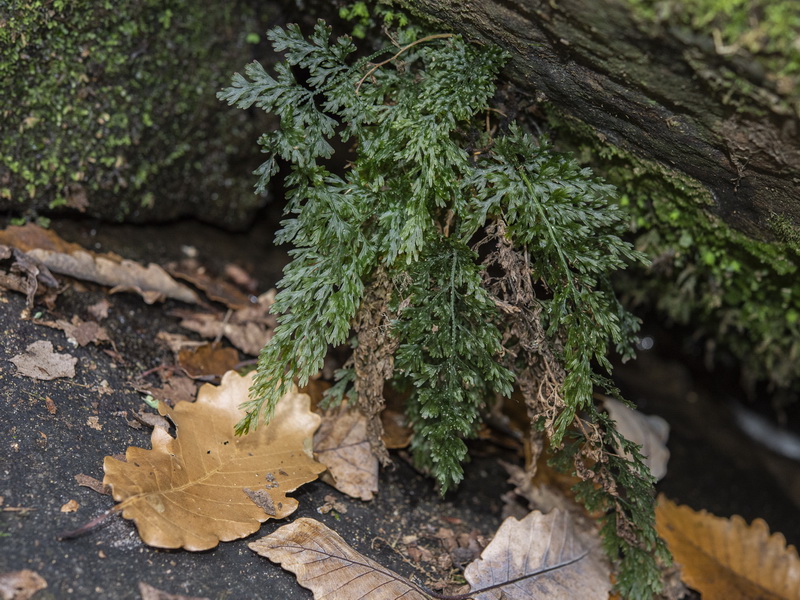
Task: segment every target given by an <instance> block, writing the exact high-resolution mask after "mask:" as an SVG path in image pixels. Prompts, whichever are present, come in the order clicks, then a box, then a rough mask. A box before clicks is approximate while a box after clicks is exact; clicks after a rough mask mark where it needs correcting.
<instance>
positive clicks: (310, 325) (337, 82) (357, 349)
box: [219, 15, 665, 598]
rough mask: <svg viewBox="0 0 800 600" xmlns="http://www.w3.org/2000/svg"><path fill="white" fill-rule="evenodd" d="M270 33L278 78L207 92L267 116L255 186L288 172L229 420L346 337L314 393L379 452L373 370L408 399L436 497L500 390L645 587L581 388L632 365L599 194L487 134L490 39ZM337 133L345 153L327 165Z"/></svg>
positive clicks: (639, 470)
mask: <svg viewBox="0 0 800 600" xmlns="http://www.w3.org/2000/svg"><path fill="white" fill-rule="evenodd" d="M362 16H363V15H362ZM362 24H363V23H362ZM268 38H269V39H270V40H271V41H272V44H273V47H274V48H275V50H276V51H277V52H282V53H283V54H284V56H285V62H283V63H280V64H279V65H277V66H276V68H275V74H274V75H271V74H269V73H268V72H267V71H266V70H265V69H264V68H263V67H261V66H260V65H258V64H257V63H253V64H251V65H249V66H248V67H247V68H246V70H245V76H242V75H239V74H236V75H235V76H234V77H233V81H232V85H231V86H230V87H228V88H226V89H225V90H223V91H222V92H220V93H219V97H220V99H222V100H225V101H227V102H228V103H229V104H235V105H237V106H239V107H240V108H249V107H251V106H257V107H260V108H262V109H264V110H265V111H268V112H270V113H272V114H274V115H276V116H277V117H278V119H279V121H280V127H279V128H278V129H276V130H275V131H273V132H271V133H268V134H265V135H264V136H262V138H261V139H260V144H261V145H262V147H263V149H264V151H265V152H266V153H267V154H268V158H267V160H266V161H265V162H264V164H263V165H262V166H261V167H260V168H259V169H258V170H257V171H256V174H257V175H258V182H257V184H256V186H257V188H258V189H259V190H261V189H264V188H265V187H266V186H267V185H268V183H269V181H270V178H271V177H272V176H274V175H275V174H276V173H277V172H278V168H279V167H278V165H279V162H278V161H279V160H280V161H283V162H285V163H286V164H288V173H287V174H286V176H285V179H284V183H285V187H286V190H287V191H286V198H287V205H286V209H285V215H286V219H285V220H284V221H282V223H281V226H282V228H281V230H280V231H279V232H278V234H277V236H276V242H278V243H284V244H291V245H292V247H293V248H292V250H291V251H290V256H291V262H290V263H289V265H288V266H287V267H286V269H285V271H284V277H283V279H282V280H281V281H280V282H279V284H278V287H279V288H280V291H279V293H278V295H277V297H276V300H275V305H274V307H273V311H274V312H276V313H277V314H278V326H277V328H276V329H275V333H274V335H273V338H272V339H271V340H270V342H269V343H268V344H267V346H266V347H265V348H264V349H263V351H262V352H261V355H260V356H259V364H258V374H257V377H256V380H255V383H254V386H253V388H252V390H251V398H250V400H249V401H248V402H246V403H245V404H244V408H245V410H246V411H247V412H246V417H245V418H244V419H243V421H242V422H241V423H240V424H239V426H238V432H239V433H246V432H247V431H249V430H250V429H251V428H253V427H256V426H257V425H258V423H259V420H261V419H265V420H269V418H270V417H271V415H272V413H273V411H274V409H275V406H276V403H277V402H278V400H279V399H280V398H281V397H282V396H283V395H284V393H285V392H286V391H287V389H288V387H289V386H290V385H291V384H292V382H293V380H296V381H298V382H299V384H300V385H304V384H305V383H306V382H307V381H308V379H309V377H311V376H312V375H314V374H316V373H317V372H318V371H319V370H320V369H321V367H322V364H323V360H324V357H325V355H326V353H327V349H328V347H329V345H340V344H343V343H345V342H347V341H348V340H349V341H350V342H351V344H352V345H353V347H354V355H353V361H352V362H353V365H354V366H352V367H350V368H347V369H343V370H341V371H340V372H339V373H338V375H337V377H338V378H339V383H337V384H336V385H335V386H334V391H333V394H332V396H331V397H333V396H335V397H338V398H342V397H343V396H344V395H345V394H347V395H349V396H350V398H354V399H355V401H357V402H358V403H359V404H360V406H361V407H362V409H363V410H364V412H365V413H366V414H368V415H370V416H371V417H373V425H372V429H371V431H372V432H373V437H374V438H375V439H374V440H373V441H374V442H375V444H376V447H377V446H378V445H379V443H380V442H379V438H380V436H379V433H380V424H379V421H378V419H377V414H378V413H379V412H380V408H381V406H382V397H381V392H380V390H381V389H382V387H383V381H384V379H386V378H392V379H393V381H394V383H395V384H397V385H398V386H404V387H405V388H406V389H409V390H411V391H410V393H409V397H408V400H407V406H406V410H407V416H408V418H409V420H410V423H411V424H412V427H413V429H414V437H413V442H412V453H413V456H414V460H415V462H416V463H417V465H418V466H419V467H420V468H422V469H424V470H426V471H428V472H430V473H431V474H432V475H433V476H434V477H435V478H436V480H437V482H438V484H439V486H440V489H441V490H442V492H443V493H444V491H446V490H447V489H449V488H451V487H453V486H454V485H455V484H457V483H458V482H459V481H460V480H461V478H462V475H463V466H462V464H463V462H464V461H465V460H466V459H467V446H466V444H465V440H466V439H468V438H470V437H472V436H474V435H475V433H476V432H477V430H478V427H479V426H480V423H481V420H482V411H483V408H484V404H485V402H486V400H487V398H489V397H490V396H492V395H494V394H499V395H508V394H510V392H511V389H512V386H513V385H514V383H515V382H516V384H517V385H518V386H519V387H520V388H521V389H522V391H523V394H524V395H525V397H526V402H527V403H528V406H529V409H530V411H531V413H532V414H533V415H534V420H535V423H536V424H537V426H538V427H539V429H540V430H542V431H543V432H544V433H545V434H546V435H547V436H548V437H549V439H550V443H551V446H552V447H554V448H556V449H558V448H560V449H561V450H560V453H559V455H558V460H559V461H560V462H561V467H562V468H563V469H565V470H568V471H569V470H572V471H577V472H578V474H579V475H581V476H582V477H583V478H584V480H585V481H584V483H585V485H584V486H583V487H581V489H580V490H579V493H580V496H581V498H583V500H584V501H585V503H586V504H587V506H590V507H593V508H595V509H598V510H603V511H606V513H607V516H606V518H605V525H604V529H603V534H604V537H605V540H606V546H607V549H608V550H609V553H610V555H611V556H612V557H613V558H618V559H619V560H620V578H619V588H620V590H621V591H622V592H624V594H625V595H626V597H636V598H638V597H644V596H646V595H647V594H644V595H639V593H640V592H641V591H642V590H650V591H651V592H652V591H654V590H657V589H658V586H659V582H658V581H659V579H658V577H659V576H658V568H657V563H656V561H655V559H654V558H653V553H654V552H655V553H656V554H657V555H658V556H659V557H660V558H662V559H664V558H665V551H664V550H663V546H662V545H660V544H661V542H660V540H658V538H657V536H656V535H655V533H654V528H653V518H652V515H653V494H652V483H653V482H652V479H651V478H650V476H649V473H648V472H647V469H646V467H644V464H643V463H642V461H641V457H640V456H639V455H638V454H637V453H636V452H635V448H633V447H631V444H630V443H628V442H626V441H625V440H624V439H623V438H621V436H619V434H618V433H617V432H616V431H615V429H614V425H613V422H611V421H610V420H609V419H608V418H607V417H606V416H605V415H604V414H603V413H601V412H599V411H598V409H597V408H596V407H595V405H594V402H593V399H592V394H593V391H594V388H595V386H596V385H601V386H604V385H605V384H606V381H605V379H604V377H605V375H607V374H609V373H610V371H611V364H610V362H609V360H608V358H607V353H608V351H609V350H610V349H611V348H612V347H613V348H614V349H615V350H616V351H617V352H618V353H619V354H621V355H622V356H623V357H628V356H630V355H631V354H632V348H633V339H634V338H633V336H634V334H635V332H636V330H637V322H636V320H635V319H634V318H633V317H632V316H631V315H629V314H628V313H627V312H626V311H625V310H624V309H623V308H622V307H621V306H620V304H619V302H618V301H617V300H616V298H615V296H614V294H613V292H612V290H611V287H610V285H609V281H608V278H609V275H610V273H612V272H613V271H615V270H617V269H620V268H623V267H625V266H626V264H628V263H630V262H634V261H641V260H643V259H642V257H641V255H640V254H638V253H637V252H635V251H634V250H633V249H632V248H631V246H630V245H629V244H628V243H626V242H624V241H623V239H622V235H623V233H624V229H625V227H624V224H625V219H624V215H623V214H622V213H621V210H620V208H619V207H618V206H617V204H616V203H615V202H614V193H615V191H614V189H613V188H612V187H610V186H608V185H605V184H604V183H602V182H600V181H599V180H597V179H595V178H594V177H593V176H592V174H591V172H589V171H588V170H586V169H581V168H580V167H579V166H578V165H577V163H576V162H575V161H574V160H573V159H571V158H569V157H565V156H562V155H559V154H557V153H554V152H553V151H552V150H551V148H550V146H549V144H548V143H547V141H546V140H544V139H538V140H537V139H534V138H533V137H531V136H530V135H528V134H526V133H524V132H523V131H522V129H521V128H520V127H519V126H518V125H516V124H514V123H509V122H507V120H506V121H503V122H501V123H500V124H499V126H500V133H498V132H497V127H495V128H489V127H487V126H486V124H487V123H489V122H490V121H491V120H492V119H491V118H490V116H491V113H490V112H489V103H490V101H491V99H492V97H493V95H494V92H495V86H494V78H495V77H496V75H497V73H498V72H499V70H500V69H501V67H502V65H503V64H504V62H505V60H506V56H505V54H504V53H503V52H502V51H501V50H499V49H497V48H495V47H492V46H484V47H478V46H475V45H471V44H468V43H466V42H465V41H464V40H463V39H462V38H461V37H459V36H456V35H450V34H431V35H427V36H422V34H421V33H420V32H419V30H418V29H417V28H414V27H412V26H409V27H404V28H400V29H398V30H397V31H396V32H395V35H394V37H393V41H394V42H395V47H392V48H391V49H387V50H383V51H378V52H376V53H375V54H373V55H371V56H368V57H362V58H356V48H355V46H354V45H353V43H352V41H351V39H350V38H348V37H341V38H338V39H336V40H331V32H330V28H328V27H327V26H326V25H325V24H324V23H323V22H319V23H318V24H317V26H316V27H315V28H314V31H313V33H312V34H311V35H310V36H309V37H308V38H305V37H303V35H302V34H301V33H300V30H299V28H298V27H297V26H296V25H290V26H288V27H287V28H286V29H281V28H276V29H273V30H271V31H270V32H269V33H268ZM295 73H302V74H303V76H304V77H303V79H302V80H299V79H298V77H297V76H296V75H295ZM337 137H338V138H339V140H338V141H337V140H334V138H337ZM343 143H345V144H347V145H348V148H349V149H348V150H347V152H348V156H347V158H348V160H349V165H348V167H347V168H346V169H340V170H339V171H334V170H332V168H331V167H330V166H329V161H328V159H329V158H331V157H332V156H333V154H334V149H333V148H334V145H337V144H338V145H341V144H343ZM484 244H486V246H484V251H483V252H482V253H479V249H480V248H481V247H482V245H484ZM486 248H488V249H489V250H488V251H485V250H486ZM481 257H482V258H481ZM497 271H500V272H501V275H499V276H498V275H497ZM386 290H388V291H386ZM498 307H500V308H502V310H499V309H498ZM354 330H355V334H356V337H353V332H354ZM387 349H389V350H388V353H389V354H391V353H393V356H388V357H387ZM387 361H388V362H387ZM387 365H388V366H387ZM351 383H352V385H353V387H354V389H351V388H350V387H349V386H350V384H351ZM376 421H377V423H376ZM576 423H577V424H578V425H579V426H578V427H576V426H575V424H576ZM583 423H590V424H591V427H590V428H588V429H587V428H585V427H581V424H583ZM586 431H589V432H590V433H586ZM591 432H594V433H591ZM619 444H622V445H623V447H624V448H626V449H630V450H631V451H632V452H631V456H633V458H632V459H631V460H628V459H624V460H623V459H620V458H619V456H618V454H616V453H615V452H614V451H612V450H611V449H614V448H618V447H619ZM626 444H627V445H626ZM588 458H591V459H592V461H591V465H592V466H590V467H587V466H585V465H586V464H589V463H587V459H588ZM593 478H594V480H596V481H606V482H607V483H608V485H606V486H605V487H602V486H601V487H600V488H597V487H596V486H594V485H592V484H591V481H592V479H593ZM615 486H617V487H615ZM618 489H622V490H623V491H624V492H623V493H622V494H620V493H618V491H617V490H618ZM621 531H630V532H632V534H631V535H630V536H628V537H624V536H621V535H620V534H619V532H621Z"/></svg>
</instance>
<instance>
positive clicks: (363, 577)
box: [248, 511, 611, 600]
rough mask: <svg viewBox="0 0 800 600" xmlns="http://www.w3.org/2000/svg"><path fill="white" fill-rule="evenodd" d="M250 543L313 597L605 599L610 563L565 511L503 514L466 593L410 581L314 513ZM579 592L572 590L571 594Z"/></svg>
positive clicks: (472, 567) (475, 564) (474, 565)
mask: <svg viewBox="0 0 800 600" xmlns="http://www.w3.org/2000/svg"><path fill="white" fill-rule="evenodd" d="M248 546H249V547H250V549H251V550H253V551H254V552H256V553H258V554H259V555H261V556H264V557H266V558H268V559H270V560H271V561H273V562H276V563H279V564H280V565H281V566H282V567H283V568H284V569H286V570H288V571H291V572H293V573H294V574H295V576H296V577H297V581H298V583H299V584H300V585H302V586H303V587H306V588H308V589H310V590H311V591H312V593H313V594H314V598H315V600H336V599H339V598H362V599H364V600H367V599H368V600H399V599H401V598H402V599H403V600H428V599H429V598H430V597H431V596H433V597H436V598H452V599H459V600H463V599H466V598H473V597H474V598H475V599H476V600H489V599H493V600H499V599H500V598H504V599H508V600H517V599H522V598H525V599H531V598H536V597H539V596H537V595H536V594H539V593H540V592H541V593H542V594H547V596H544V595H542V596H541V597H547V598H549V599H551V600H572V599H573V598H585V599H586V600H595V599H596V600H605V599H606V598H608V592H609V590H610V587H611V583H610V580H609V570H608V565H607V564H606V563H605V562H604V559H602V558H600V557H601V556H602V554H595V553H593V555H592V556H589V550H588V548H587V546H586V544H585V542H584V541H583V540H581V539H579V538H578V537H577V536H576V535H575V534H574V533H573V531H572V528H571V524H570V517H569V515H568V513H566V512H563V511H553V512H552V513H550V514H548V515H543V514H542V513H540V512H538V511H534V512H532V513H530V514H529V515H528V516H527V517H526V518H525V519H523V520H522V521H517V520H516V519H514V518H509V519H506V521H505V522H504V523H503V525H501V527H500V529H499V530H498V532H497V535H496V536H495V538H494V540H492V542H491V543H490V544H489V545H488V546H487V547H486V549H485V550H484V551H483V553H482V554H481V558H480V559H478V560H476V561H474V562H472V563H471V564H470V565H469V566H467V569H466V571H465V577H466V578H467V580H468V581H469V583H470V585H471V586H472V590H471V591H470V592H469V593H467V594H460V595H457V596H443V595H440V594H437V593H436V592H433V591H431V590H429V589H426V588H423V587H422V586H420V585H418V584H416V583H413V582H412V581H410V580H409V579H407V578H405V577H403V576H402V575H399V574H398V573H396V572H394V571H392V570H391V569H388V568H386V567H384V566H383V565H381V564H380V563H377V562H375V561H373V560H372V559H370V558H368V557H366V556H364V555H363V554H361V553H359V552H358V551H356V550H355V549H353V548H352V547H351V546H349V545H348V544H347V542H345V541H344V540H343V539H342V538H341V536H339V535H338V534H337V533H336V532H334V531H333V530H331V529H330V528H328V527H327V526H326V525H324V524H323V523H320V522H319V521H316V520H314V519H308V518H300V519H297V520H295V521H294V522H293V523H290V524H288V525H284V526H283V527H280V528H279V529H277V530H276V531H275V532H273V533H272V534H270V535H268V536H265V537H263V538H261V539H260V540H257V541H255V542H252V543H250V544H248ZM574 594H577V595H574Z"/></svg>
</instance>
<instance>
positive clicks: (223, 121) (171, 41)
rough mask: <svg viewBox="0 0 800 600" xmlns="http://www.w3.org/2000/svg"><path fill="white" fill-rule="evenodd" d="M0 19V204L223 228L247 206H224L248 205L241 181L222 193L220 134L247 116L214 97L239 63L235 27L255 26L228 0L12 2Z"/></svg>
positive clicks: (224, 169)
mask: <svg viewBox="0 0 800 600" xmlns="http://www.w3.org/2000/svg"><path fill="white" fill-rule="evenodd" d="M4 13H5V14H4V16H3V17H2V18H1V19H0V90H2V92H0V94H2V95H3V96H4V99H3V102H2V103H0V106H2V108H1V109H0V114H2V122H3V124H4V126H3V135H2V136H0V203H1V204H2V206H3V207H4V208H6V209H11V210H19V211H22V210H27V211H29V212H30V211H40V210H42V209H48V208H50V209H52V208H57V207H59V206H63V205H68V206H71V207H74V208H78V209H80V210H87V211H88V212H89V213H90V214H95V215H98V216H102V217H106V218H113V219H117V220H122V219H127V218H137V217H138V218H146V217H155V218H169V217H173V216H176V215H178V214H181V213H195V214H198V215H201V216H206V217H208V218H211V219H222V220H227V221H228V222H235V221H237V220H238V219H239V217H240V215H237V209H238V208H246V207H240V206H237V202H242V201H244V202H245V203H250V204H254V203H255V202H256V200H254V199H253V198H252V195H251V194H250V193H249V191H248V190H246V189H245V188H246V186H242V193H241V194H237V193H226V190H228V188H229V186H230V185H231V183H230V181H233V180H234V178H232V177H231V175H230V160H229V158H228V156H227V155H228V152H229V149H230V148H234V147H236V146H234V145H232V144H228V143H227V139H229V138H228V134H227V133H226V132H230V131H233V133H234V134H235V135H234V137H235V138H236V139H237V140H238V139H241V135H244V133H245V132H244V130H243V128H244V127H246V123H247V119H246V118H243V116H242V115H237V114H235V113H224V114H222V115H220V114H219V112H220V111H219V107H218V105H217V104H216V100H215V97H214V93H215V91H216V89H217V88H218V87H219V86H220V85H221V83H222V82H223V81H224V80H225V77H226V75H227V73H228V72H229V71H230V69H232V68H233V65H237V64H239V63H240V62H241V61H242V60H247V59H249V58H250V57H251V53H252V46H251V45H248V43H247V32H248V31H253V30H256V31H258V30H260V29H261V25H260V24H259V23H256V22H255V21H254V18H253V17H251V16H247V15H252V14H253V11H251V10H249V9H248V8H247V7H246V6H245V5H243V4H242V3H239V2H233V3H225V2H219V3H214V4H212V5H210V6H209V5H206V4H202V3H192V2H187V1H184V0H170V1H168V2H156V1H154V0H139V1H136V2H131V3H123V4H119V3H112V2H108V1H105V2H103V1H97V0H79V1H75V2H64V1H62V0H55V1H53V2H44V1H40V0H20V1H12V2H11V7H10V10H7V11H4ZM242 15H244V16H242ZM237 185H238V184H237ZM200 190H203V193H202V194H200V193H199V191H200ZM214 195H217V196H220V195H225V196H226V198H225V202H224V204H225V206H219V207H218V208H217V207H215V202H214ZM228 196H232V197H233V202H232V205H233V206H227V205H228V200H229V198H228ZM239 196H241V198H242V199H243V200H242V199H240V198H239ZM181 203H185V204H181ZM219 204H220V205H222V204H223V203H222V202H220V203H219Z"/></svg>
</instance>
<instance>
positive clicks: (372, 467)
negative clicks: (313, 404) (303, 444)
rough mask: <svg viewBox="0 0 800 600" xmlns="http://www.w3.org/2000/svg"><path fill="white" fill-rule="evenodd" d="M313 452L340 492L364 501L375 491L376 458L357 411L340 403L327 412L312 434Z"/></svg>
mask: <svg viewBox="0 0 800 600" xmlns="http://www.w3.org/2000/svg"><path fill="white" fill-rule="evenodd" d="M314 455H315V456H316V458H317V460H318V461H319V462H321V463H322V464H323V465H325V466H326V467H328V472H329V473H330V475H331V478H332V479H333V481H332V482H330V483H332V485H333V487H335V488H336V489H337V490H339V491H340V492H342V493H343V494H347V495H348V496H351V497H353V498H360V499H361V500H364V501H367V500H372V497H373V494H375V492H377V491H378V458H377V457H376V456H375V454H374V453H373V452H372V445H371V444H370V441H369V436H368V434H367V418H366V417H365V416H364V415H363V414H362V413H361V412H360V411H358V410H355V409H353V408H349V407H347V406H342V407H341V408H340V409H338V410H335V411H330V412H328V413H327V414H326V415H325V418H324V419H323V420H322V425H321V426H320V428H319V430H318V431H317V433H316V434H315V435H314Z"/></svg>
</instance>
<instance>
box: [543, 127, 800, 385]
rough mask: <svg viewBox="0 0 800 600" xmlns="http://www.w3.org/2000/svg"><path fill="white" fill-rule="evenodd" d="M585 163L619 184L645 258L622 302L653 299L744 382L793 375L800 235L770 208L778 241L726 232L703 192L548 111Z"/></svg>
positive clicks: (798, 335) (799, 308)
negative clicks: (730, 357) (736, 366)
mask: <svg viewBox="0 0 800 600" xmlns="http://www.w3.org/2000/svg"><path fill="white" fill-rule="evenodd" d="M553 122H554V124H555V125H556V127H558V128H560V129H561V130H562V131H564V137H565V138H567V139H572V140H577V141H576V142H575V143H576V144H578V145H579V146H580V147H581V149H582V150H581V152H582V156H583V157H584V160H585V161H586V162H591V164H592V166H593V167H594V168H595V169H596V170H597V171H599V172H601V173H603V174H604V175H605V176H606V177H607V178H608V180H609V181H610V182H611V183H613V184H614V185H615V186H617V188H618V189H619V190H620V192H621V194H622V196H621V202H622V203H623V204H625V205H627V207H628V209H629V210H630V214H631V229H632V231H633V232H634V234H635V236H636V246H637V249H639V250H641V251H643V252H645V253H646V254H647V255H648V256H649V258H650V259H651V261H652V266H651V267H650V268H649V269H647V271H642V272H639V273H638V274H634V276H632V277H628V278H626V279H624V280H622V282H621V283H622V286H623V287H624V290H625V293H626V295H627V297H628V299H629V301H630V302H632V303H633V304H641V305H648V306H654V307H656V308H657V309H658V310H659V311H661V312H662V314H664V315H666V316H667V317H668V318H669V319H670V320H672V321H674V322H676V323H679V324H685V325H691V326H693V327H695V328H696V330H697V331H698V333H700V334H702V335H706V336H708V337H709V338H711V339H713V340H714V341H715V342H716V347H717V348H719V349H722V350H727V351H730V352H731V353H733V354H734V355H735V356H736V357H737V358H738V359H740V361H741V363H742V365H743V367H744V369H745V373H746V375H747V376H748V377H749V378H750V379H752V380H756V379H759V380H768V381H769V382H771V383H772V384H774V385H775V386H778V387H790V386H795V385H797V383H798V381H800V360H798V359H799V358H800V322H798V321H800V279H798V277H797V272H798V264H799V263H800V261H798V255H799V251H800V232H798V230H797V228H795V227H793V226H792V225H791V224H790V223H788V222H787V221H786V219H785V218H781V217H780V216H778V215H775V216H774V217H773V219H772V221H771V225H772V228H773V230H774V231H775V233H776V235H777V237H778V238H779V240H780V241H778V242H776V243H765V242H759V241H756V240H753V239H751V238H748V237H747V236H745V235H743V234H741V233H739V232H737V231H735V230H733V229H731V228H730V227H728V226H727V225H725V223H723V222H722V221H721V220H720V219H718V218H716V217H715V216H714V215H713V214H712V213H711V212H710V211H709V208H710V197H709V195H708V192H707V191H706V190H705V189H704V188H703V187H702V186H700V185H698V184H697V183H696V182H694V181H692V180H690V179H687V178H683V177H680V176H678V175H676V174H675V173H674V172H672V171H670V170H668V169H666V168H665V167H663V166H661V165H659V164H657V163H655V162H652V161H645V160H641V159H638V158H636V157H633V156H631V155H630V154H628V153H627V152H624V151H623V150H620V149H619V148H615V147H613V146H609V145H608V144H607V143H603V142H599V141H598V140H596V138H593V136H591V134H590V130H589V129H588V128H587V127H586V126H585V125H582V124H579V123H576V122H574V121H566V120H564V119H561V118H556V117H554V118H553Z"/></svg>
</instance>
